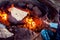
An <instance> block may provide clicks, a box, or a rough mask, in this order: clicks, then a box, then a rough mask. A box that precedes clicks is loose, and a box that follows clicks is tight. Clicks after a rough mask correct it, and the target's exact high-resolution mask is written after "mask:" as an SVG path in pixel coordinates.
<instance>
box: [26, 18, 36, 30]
mask: <svg viewBox="0 0 60 40" xmlns="http://www.w3.org/2000/svg"><path fill="white" fill-rule="evenodd" d="M26 23H27V27H29V29H33V28H35V26H36V23H35V22H34V21H33V19H32V18H26Z"/></svg>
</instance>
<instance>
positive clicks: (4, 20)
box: [0, 11, 9, 25]
mask: <svg viewBox="0 0 60 40" xmlns="http://www.w3.org/2000/svg"><path fill="white" fill-rule="evenodd" d="M7 17H8V15H7V13H6V12H5V11H3V12H2V11H0V22H1V23H3V24H6V25H9V23H8V21H7Z"/></svg>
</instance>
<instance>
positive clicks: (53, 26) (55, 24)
mask: <svg viewBox="0 0 60 40" xmlns="http://www.w3.org/2000/svg"><path fill="white" fill-rule="evenodd" d="M50 27H51V28H55V29H57V27H58V23H52V22H51V23H50Z"/></svg>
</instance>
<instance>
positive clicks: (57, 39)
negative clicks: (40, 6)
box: [56, 24, 60, 40]
mask: <svg viewBox="0 0 60 40" xmlns="http://www.w3.org/2000/svg"><path fill="white" fill-rule="evenodd" d="M56 40H60V24H59V25H58V28H57V36H56Z"/></svg>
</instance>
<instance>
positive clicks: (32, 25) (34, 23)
mask: <svg viewBox="0 0 60 40" xmlns="http://www.w3.org/2000/svg"><path fill="white" fill-rule="evenodd" d="M25 23H26V24H25V25H24V26H25V27H26V28H28V29H30V30H35V29H36V28H37V27H40V26H41V25H42V20H41V19H37V18H29V17H27V18H26V20H25ZM40 28H41V27H40Z"/></svg>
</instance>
